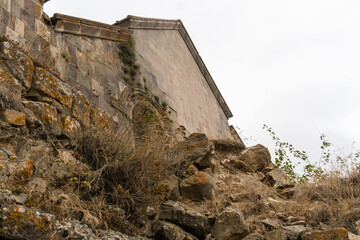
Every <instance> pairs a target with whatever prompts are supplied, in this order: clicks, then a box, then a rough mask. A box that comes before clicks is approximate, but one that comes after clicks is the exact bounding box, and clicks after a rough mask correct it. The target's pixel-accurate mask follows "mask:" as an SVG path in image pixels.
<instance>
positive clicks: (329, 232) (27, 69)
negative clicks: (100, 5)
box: [0, 41, 360, 240]
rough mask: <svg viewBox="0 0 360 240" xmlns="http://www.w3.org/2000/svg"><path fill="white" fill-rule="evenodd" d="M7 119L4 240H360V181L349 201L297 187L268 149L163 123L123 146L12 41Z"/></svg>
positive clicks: (3, 133) (5, 63)
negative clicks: (180, 133) (184, 132)
mask: <svg viewBox="0 0 360 240" xmlns="http://www.w3.org/2000/svg"><path fill="white" fill-rule="evenodd" d="M0 111H1V116H0V187H1V188H0V203H1V206H0V207H1V211H0V236H1V237H2V238H3V239H169V240H185V239H187V240H189V239H208V240H209V239H216V240H231V239H247V240H261V239H268V240H276V239H279V240H280V239H281V240H282V239H284V240H286V239H290V240H296V239H301V240H307V239H339V240H340V239H360V236H357V235H355V234H358V233H360V222H359V220H360V211H359V210H357V209H348V211H343V209H346V208H349V206H357V202H358V200H359V199H358V197H359V192H360V191H357V190H358V189H360V188H357V186H358V181H357V180H358V179H357V178H354V179H352V180H351V181H350V180H349V181H345V180H344V181H345V182H343V183H342V184H343V186H349V185H351V186H353V188H351V189H352V191H351V194H348V193H349V192H348V191H345V190H346V188H343V189H344V191H343V192H342V193H341V196H342V198H341V199H342V201H340V198H338V197H337V195H334V194H332V195H331V193H333V192H332V191H333V190H332V189H326V188H325V187H326V186H316V188H315V187H313V186H309V185H308V186H305V187H302V186H297V187H294V185H293V183H292V182H291V181H290V180H289V178H288V177H287V175H286V174H285V173H284V172H282V171H281V170H279V169H276V168H275V167H274V165H273V164H272V162H271V156H270V153H269V151H268V149H267V148H266V147H264V146H262V145H256V146H253V147H245V146H244V145H243V143H241V142H239V141H235V140H232V139H219V140H209V139H208V138H207V137H206V136H205V135H204V134H197V133H194V134H191V135H190V136H188V137H187V138H184V139H182V140H179V139H178V138H175V135H176V134H175V133H174V132H171V131H170V130H168V129H166V127H165V126H166V125H165V124H163V123H162V120H163V119H159V116H157V117H156V118H155V117H154V116H153V114H151V115H149V114H148V115H146V118H145V120H144V122H142V123H140V124H139V123H136V124H134V125H137V126H140V129H141V131H133V132H131V134H122V135H121V138H118V137H117V135H116V134H115V133H114V129H119V125H121V123H120V124H119V123H117V122H115V121H113V120H112V119H111V117H110V116H109V115H107V114H106V113H104V112H102V111H101V110H100V109H97V108H95V107H93V106H92V105H91V104H90V103H89V101H88V99H86V98H85V97H84V96H83V95H82V94H81V93H80V92H78V91H75V90H74V89H72V88H71V87H70V86H68V85H67V84H66V83H65V82H63V81H62V80H61V79H59V78H57V77H56V76H54V75H53V74H51V73H50V72H48V71H47V70H46V69H45V68H43V67H41V66H39V64H37V63H36V60H33V59H30V58H29V57H28V56H27V55H26V54H25V53H23V52H22V51H20V50H19V49H18V48H17V47H16V46H15V45H13V44H12V43H10V42H6V41H2V42H1V43H0ZM151 113H153V112H151ZM149 116H150V117H151V118H149ZM165 118H166V117H165ZM154 122H156V123H158V124H159V126H160V127H155V130H154V129H152V130H151V131H150V130H149V131H147V130H146V126H145V125H151V126H152V127H154V126H156V124H154ZM89 129H90V130H92V129H95V130H92V131H93V132H90V134H89V133H86V132H87V131H88V130H89ZM137 130H139V129H137ZM84 132H85V134H84ZM134 132H135V133H134ZM109 133H110V134H109ZM86 134H87V135H86ZM134 134H135V135H136V134H139V135H141V136H142V138H138V137H136V136H134ZM114 136H115V137H114ZM154 136H160V137H161V138H155V141H148V140H144V139H146V138H149V139H154ZM145 137H146V138H145ZM129 139H130V140H129ZM139 139H140V140H139ZM159 139H161V141H159ZM124 142H125V143H124ZM144 142H147V144H145V145H144V144H143V143H144ZM149 143H150V144H149ZM333 186H335V185H333ZM340 188H341V187H340ZM315 189H316V190H317V191H318V192H314V191H315ZM324 189H325V190H324ZM355 190H356V191H355ZM323 192H326V193H327V194H328V195H326V194H325V195H324V194H323ZM329 193H330V194H329ZM351 201H353V202H355V203H350V202H351ZM340 202H341V203H342V204H343V205H344V206H343V208H340V207H339V208H338V209H334V208H332V206H338V205H334V204H335V203H336V204H339V203H340ZM346 204H347V205H346ZM359 209H360V208H359ZM340 219H342V221H340ZM125 233H126V234H125Z"/></svg>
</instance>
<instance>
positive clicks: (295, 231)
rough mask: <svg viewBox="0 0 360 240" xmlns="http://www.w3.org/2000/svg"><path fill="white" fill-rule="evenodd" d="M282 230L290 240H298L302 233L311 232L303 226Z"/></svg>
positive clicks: (288, 227)
mask: <svg viewBox="0 0 360 240" xmlns="http://www.w3.org/2000/svg"><path fill="white" fill-rule="evenodd" d="M282 229H284V230H285V232H286V235H287V236H288V238H289V239H290V240H297V239H298V238H299V236H300V234H301V233H303V232H307V231H309V228H307V227H304V226H302V225H294V226H287V227H283V228H282Z"/></svg>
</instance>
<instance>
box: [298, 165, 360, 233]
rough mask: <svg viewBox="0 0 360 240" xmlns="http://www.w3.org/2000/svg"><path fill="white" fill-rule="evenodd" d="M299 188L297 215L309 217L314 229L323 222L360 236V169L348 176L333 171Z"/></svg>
mask: <svg viewBox="0 0 360 240" xmlns="http://www.w3.org/2000/svg"><path fill="white" fill-rule="evenodd" d="M298 188H299V190H298V194H297V196H296V200H297V201H298V206H299V207H298V209H296V214H298V215H303V216H306V219H307V222H308V223H310V224H311V225H312V226H317V225H318V224H319V223H320V222H322V223H325V224H327V225H329V226H332V227H339V226H342V227H345V228H347V229H348V230H349V231H351V232H353V233H355V234H360V232H359V229H358V228H356V224H355V223H356V222H357V221H358V220H360V169H358V168H357V169H353V170H352V171H349V172H348V173H347V174H346V175H344V174H343V173H341V174H340V173H339V172H335V171H333V172H331V173H330V174H329V175H326V176H322V177H321V178H319V179H317V180H316V181H315V182H313V183H307V184H302V185H300V186H298Z"/></svg>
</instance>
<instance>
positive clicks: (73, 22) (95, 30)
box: [51, 13, 131, 42]
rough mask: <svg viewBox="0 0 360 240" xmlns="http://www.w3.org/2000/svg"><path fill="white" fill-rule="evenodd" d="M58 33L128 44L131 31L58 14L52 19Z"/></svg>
mask: <svg viewBox="0 0 360 240" xmlns="http://www.w3.org/2000/svg"><path fill="white" fill-rule="evenodd" d="M51 20H52V22H53V24H54V26H55V31H56V32H62V33H69V34H75V35H81V36H86V37H92V38H101V39H106V40H112V41H119V42H126V41H128V40H129V39H130V36H131V31H130V30H129V29H126V28H122V27H118V26H114V25H109V24H105V23H100V22H96V21H91V20H87V19H83V18H77V17H72V16H67V15H63V14H59V13H56V14H55V15H54V16H53V17H52V18H51Z"/></svg>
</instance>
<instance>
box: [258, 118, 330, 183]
mask: <svg viewBox="0 0 360 240" xmlns="http://www.w3.org/2000/svg"><path fill="white" fill-rule="evenodd" d="M263 129H265V130H266V131H267V132H268V133H269V134H270V136H271V137H272V140H274V141H275V166H276V167H278V168H280V169H281V170H283V171H284V172H286V173H287V175H288V176H289V177H290V179H291V180H292V181H293V182H306V181H309V180H310V179H314V178H316V177H320V176H322V175H323V174H324V173H325V171H324V170H323V168H324V166H325V165H326V164H327V163H328V162H329V159H330V157H331V154H330V149H329V147H330V145H331V144H330V142H329V141H328V140H327V139H326V136H325V134H321V136H320V140H321V141H322V145H321V149H322V150H323V151H322V154H321V157H320V161H319V162H318V163H317V165H315V164H312V163H310V161H309V157H308V155H307V153H306V152H305V151H301V150H298V149H296V148H295V147H294V146H293V145H292V144H290V143H288V142H285V141H282V140H280V138H279V137H278V136H277V135H276V134H275V132H274V131H273V129H272V128H271V127H269V126H267V125H266V124H264V125H263ZM301 163H302V164H305V166H304V170H303V173H302V174H299V173H297V172H296V171H295V168H296V167H297V166H299V165H300V164H301Z"/></svg>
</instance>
